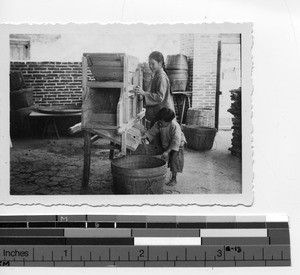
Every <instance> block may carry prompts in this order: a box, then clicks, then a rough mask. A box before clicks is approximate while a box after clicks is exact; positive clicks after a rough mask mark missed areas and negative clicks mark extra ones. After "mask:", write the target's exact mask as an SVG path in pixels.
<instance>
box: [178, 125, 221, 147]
mask: <svg viewBox="0 0 300 275" xmlns="http://www.w3.org/2000/svg"><path fill="white" fill-rule="evenodd" d="M182 129H183V132H184V135H185V137H186V141H187V147H188V148H190V149H194V150H197V151H206V150H210V149H211V148H212V146H213V144H214V140H215V136H216V133H217V129H216V128H208V127H201V126H198V125H183V126H182Z"/></svg>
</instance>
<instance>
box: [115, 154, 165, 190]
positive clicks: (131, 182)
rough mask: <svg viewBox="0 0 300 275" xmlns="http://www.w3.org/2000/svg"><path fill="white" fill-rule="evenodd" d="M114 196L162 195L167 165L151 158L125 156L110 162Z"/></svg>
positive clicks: (162, 161) (160, 160)
mask: <svg viewBox="0 0 300 275" xmlns="http://www.w3.org/2000/svg"><path fill="white" fill-rule="evenodd" d="M111 171H112V175H113V192H114V193H115V194H162V193H163V184H164V183H165V181H166V175H167V163H166V161H164V160H162V159H158V158H155V157H151V156H127V157H123V158H117V159H114V160H112V162H111Z"/></svg>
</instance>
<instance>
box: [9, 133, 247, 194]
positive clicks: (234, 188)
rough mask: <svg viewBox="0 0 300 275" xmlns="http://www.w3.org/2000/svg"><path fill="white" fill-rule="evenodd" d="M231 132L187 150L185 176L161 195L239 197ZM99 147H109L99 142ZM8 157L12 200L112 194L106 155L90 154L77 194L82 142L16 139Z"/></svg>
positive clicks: (101, 152) (238, 172)
mask: <svg viewBox="0 0 300 275" xmlns="http://www.w3.org/2000/svg"><path fill="white" fill-rule="evenodd" d="M231 135H232V132H231V131H219V132H218V133H217V135H216V138H215V142H214V145H213V148H212V150H209V151H204V152H199V151H194V150H191V149H186V150H185V166H184V171H183V173H181V174H178V180H177V181H178V183H177V185H175V186H172V187H170V186H166V185H165V186H164V194H236V193H241V192H242V182H241V178H242V177H241V161H240V159H238V158H237V157H235V156H232V155H231V154H230V151H228V148H229V147H230V146H231ZM97 143H100V144H106V143H108V141H107V140H104V139H100V140H99V141H97ZM12 144H13V147H12V148H11V151H10V193H11V195H73V194H74V195H75V194H95V195H96V194H97V195H98V194H99V195H102V194H113V193H112V188H111V187H112V175H111V170H110V160H109V151H108V150H104V149H92V157H91V173H90V183H89V189H88V190H87V191H86V190H85V191H84V190H83V189H82V188H81V183H82V172H83V138H82V137H62V138H61V139H59V140H55V139H32V138H18V139H14V140H13V141H12Z"/></svg>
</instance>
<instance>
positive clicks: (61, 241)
mask: <svg viewBox="0 0 300 275" xmlns="http://www.w3.org/2000/svg"><path fill="white" fill-rule="evenodd" d="M290 265H291V256H290V237H289V226H288V221H287V219H286V218H282V217H279V218H274V217H271V218H269V217H266V216H249V217H247V216H246V217H242V216H240V217H239V216H134V215H133V216H124V215H120V216H118V215H66V216H64V215H51V216H0V266H3V267H5V266H45V267H46V266H52V267H55V266H68V267H76V266H79V267H97V266H98V267H104V266H107V267H111V266H116V267H123V266H124V267H126V266H127V267H227V266H230V267H235V266H290Z"/></svg>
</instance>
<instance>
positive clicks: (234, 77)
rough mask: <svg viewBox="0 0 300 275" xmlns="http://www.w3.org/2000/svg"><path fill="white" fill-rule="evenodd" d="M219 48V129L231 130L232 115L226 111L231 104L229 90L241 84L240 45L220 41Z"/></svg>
mask: <svg viewBox="0 0 300 275" xmlns="http://www.w3.org/2000/svg"><path fill="white" fill-rule="evenodd" d="M221 49H222V50H221V51H222V54H221V68H220V91H221V92H222V94H220V97H219V129H220V130H231V127H232V118H233V115H232V114H231V113H229V112H228V109H229V108H230V106H231V98H230V95H231V93H230V91H231V90H233V89H237V88H239V87H240V86H241V62H240V61H241V60H240V59H241V56H240V53H241V46H240V44H235V43H228V44H227V43H222V48H221Z"/></svg>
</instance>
